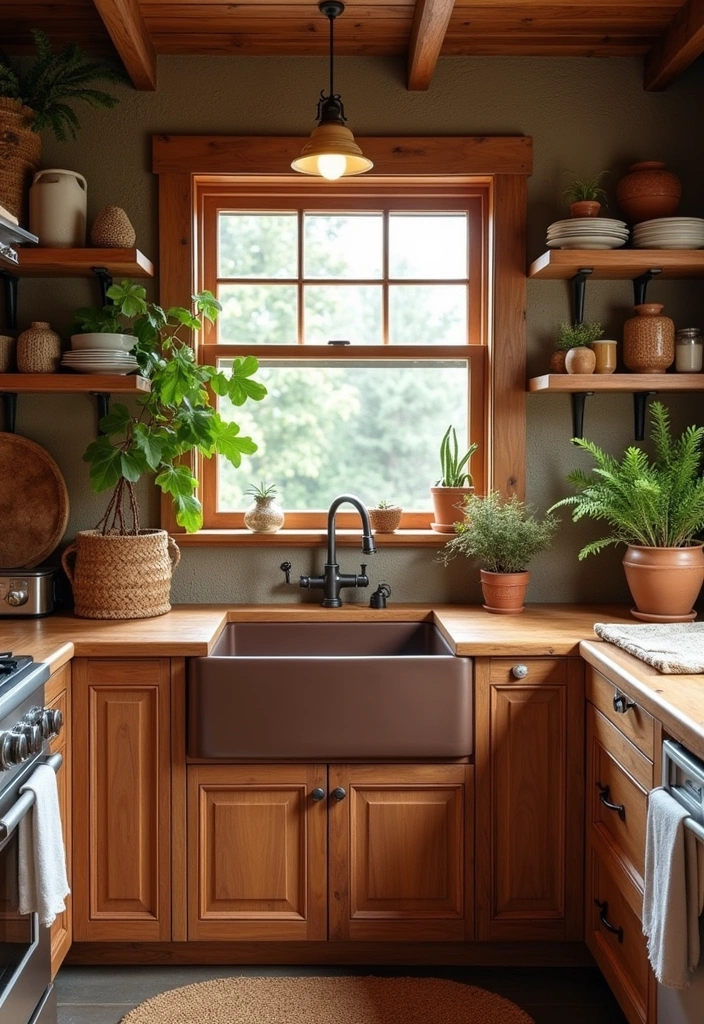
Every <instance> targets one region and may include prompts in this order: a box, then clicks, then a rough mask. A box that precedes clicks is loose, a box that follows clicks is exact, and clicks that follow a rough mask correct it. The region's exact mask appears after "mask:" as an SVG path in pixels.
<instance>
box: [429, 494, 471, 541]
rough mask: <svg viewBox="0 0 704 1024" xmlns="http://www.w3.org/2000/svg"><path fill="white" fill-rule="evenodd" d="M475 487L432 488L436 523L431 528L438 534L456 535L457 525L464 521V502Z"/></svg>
mask: <svg viewBox="0 0 704 1024" xmlns="http://www.w3.org/2000/svg"><path fill="white" fill-rule="evenodd" d="M473 491H474V488H473V487H431V488H430V494H431V496H432V499H433V513H434V516H435V519H434V521H433V522H432V523H431V524H430V528H431V529H432V530H435V532H436V533H455V523H459V522H461V521H462V519H463V517H464V513H463V511H462V502H463V501H464V498H465V497H466V496H467V495H468V494H472V492H473Z"/></svg>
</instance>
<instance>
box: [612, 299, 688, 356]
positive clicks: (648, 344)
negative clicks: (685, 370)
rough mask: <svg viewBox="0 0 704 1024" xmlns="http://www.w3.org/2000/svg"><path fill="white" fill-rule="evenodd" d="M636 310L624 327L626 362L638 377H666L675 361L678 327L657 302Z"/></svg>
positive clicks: (638, 307) (639, 306) (644, 303)
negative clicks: (642, 375)
mask: <svg viewBox="0 0 704 1024" xmlns="http://www.w3.org/2000/svg"><path fill="white" fill-rule="evenodd" d="M633 308H634V309H635V311H636V315H635V316H632V317H631V318H630V320H626V322H625V324H624V325H623V361H624V363H625V365H626V366H627V368H628V369H629V370H632V371H633V372H634V373H664V372H665V370H666V369H667V368H668V366H672V364H673V363H674V361H675V325H674V323H673V321H672V320H670V318H669V316H661V315H660V314H661V313H662V311H663V308H664V307H663V306H661V305H660V304H659V303H657V302H643V303H641V304H640V305H638V306H634V307H633Z"/></svg>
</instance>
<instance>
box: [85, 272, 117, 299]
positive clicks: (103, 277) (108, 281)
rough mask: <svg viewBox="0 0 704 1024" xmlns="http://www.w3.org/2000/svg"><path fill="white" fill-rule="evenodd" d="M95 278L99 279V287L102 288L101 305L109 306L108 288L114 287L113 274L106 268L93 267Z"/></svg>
mask: <svg viewBox="0 0 704 1024" xmlns="http://www.w3.org/2000/svg"><path fill="white" fill-rule="evenodd" d="M90 269H91V270H92V271H93V273H94V274H95V276H96V277H97V278H98V285H99V287H100V299H101V305H103V306H107V304H108V288H111V287H112V274H111V273H110V272H109V271H108V270H107V268H106V267H91V268H90Z"/></svg>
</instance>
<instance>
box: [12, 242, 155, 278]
mask: <svg viewBox="0 0 704 1024" xmlns="http://www.w3.org/2000/svg"><path fill="white" fill-rule="evenodd" d="M17 252H18V256H19V264H18V265H17V266H16V267H13V270H12V272H13V273H14V274H16V275H17V276H18V277H90V275H91V274H92V273H93V269H94V267H99V268H101V269H104V270H105V271H107V273H108V275H109V276H110V277H120V276H122V277H153V276H154V265H153V264H152V262H151V260H148V259H147V257H146V256H145V255H144V253H141V252H140V251H139V249H36V248H34V249H18V251H17Z"/></svg>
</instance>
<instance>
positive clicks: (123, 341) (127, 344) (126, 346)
mask: <svg viewBox="0 0 704 1024" xmlns="http://www.w3.org/2000/svg"><path fill="white" fill-rule="evenodd" d="M136 344H137V339H136V338H135V337H134V336H133V335H132V334H99V333H96V334H72V335H71V348H72V349H83V348H89V349H93V350H94V351H95V350H97V349H103V348H106V349H111V350H112V351H113V352H118V351H119V352H129V351H130V349H133V348H134V346H135V345H136Z"/></svg>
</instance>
